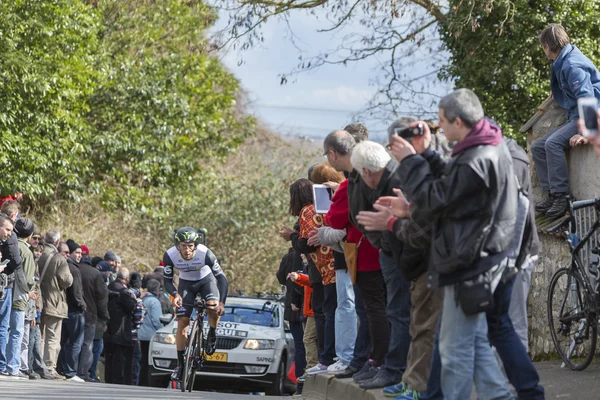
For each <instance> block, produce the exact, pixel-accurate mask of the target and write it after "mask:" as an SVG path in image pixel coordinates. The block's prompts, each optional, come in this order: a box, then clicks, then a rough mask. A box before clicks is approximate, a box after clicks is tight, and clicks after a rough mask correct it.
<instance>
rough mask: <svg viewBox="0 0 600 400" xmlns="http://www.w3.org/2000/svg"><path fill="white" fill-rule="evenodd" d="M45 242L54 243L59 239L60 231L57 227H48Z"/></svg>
mask: <svg viewBox="0 0 600 400" xmlns="http://www.w3.org/2000/svg"><path fill="white" fill-rule="evenodd" d="M45 240H46V243H50V244H54V243H56V242H58V241H59V240H60V231H59V230H57V229H48V230H47V231H46V238H45Z"/></svg>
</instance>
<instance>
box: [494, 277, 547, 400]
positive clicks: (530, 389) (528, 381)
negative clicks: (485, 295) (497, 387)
mask: <svg viewBox="0 0 600 400" xmlns="http://www.w3.org/2000/svg"><path fill="white" fill-rule="evenodd" d="M517 276H518V275H517ZM517 276H514V277H513V278H512V279H511V280H510V281H508V282H506V283H503V282H500V284H499V285H498V287H497V288H496V291H495V292H494V310H492V311H490V312H488V313H487V325H488V328H489V338H490V342H491V344H492V346H494V347H495V348H496V350H497V351H498V355H499V356H500V359H501V360H502V364H503V365H504V370H505V371H506V375H507V377H508V380H509V381H510V383H511V384H512V385H513V386H514V387H515V389H516V391H517V394H518V395H519V399H520V400H543V399H544V388H543V387H541V386H540V385H539V383H540V377H539V375H538V373H537V371H536V369H535V367H534V366H533V363H532V362H531V359H530V358H529V356H528V355H527V350H525V347H523V343H522V342H521V339H520V338H519V336H518V335H517V332H516V331H515V328H513V324H512V322H511V320H510V317H509V315H508V309H509V307H510V299H511V296H512V289H513V285H514V283H515V278H516V277H517ZM519 277H520V276H519Z"/></svg>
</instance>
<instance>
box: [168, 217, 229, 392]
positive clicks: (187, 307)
mask: <svg viewBox="0 0 600 400" xmlns="http://www.w3.org/2000/svg"><path fill="white" fill-rule="evenodd" d="M173 239H174V241H175V246H173V247H171V248H170V249H169V250H167V251H166V252H165V254H164V256H163V262H164V264H165V289H166V290H167V292H168V293H169V294H171V295H172V296H173V297H174V299H173V306H174V307H175V308H176V310H177V334H176V337H175V342H176V344H177V368H176V369H175V370H174V371H173V375H172V377H171V378H172V379H173V380H174V381H176V382H179V381H181V375H182V372H183V357H184V353H185V347H186V344H187V328H188V326H189V324H190V316H191V315H192V311H193V309H194V307H193V305H194V300H195V299H196V295H200V296H201V297H202V298H203V299H204V301H205V302H206V305H207V308H208V324H209V326H210V329H209V331H208V340H207V344H206V354H208V355H211V354H214V352H215V349H216V343H217V336H216V328H217V323H218V322H219V317H220V316H222V315H223V314H225V300H226V298H227V289H228V286H229V283H228V282H227V278H226V277H225V274H223V271H222V270H221V266H220V265H219V262H218V261H217V258H216V257H215V255H214V254H213V252H212V251H210V250H209V249H208V248H207V247H206V246H204V245H203V244H201V243H200V241H201V239H200V235H198V232H196V230H195V229H194V228H189V227H183V228H180V229H178V230H177V231H176V232H175V234H174V237H173ZM175 269H178V270H179V285H178V288H177V289H176V288H175V286H174V285H173V273H174V270H175Z"/></svg>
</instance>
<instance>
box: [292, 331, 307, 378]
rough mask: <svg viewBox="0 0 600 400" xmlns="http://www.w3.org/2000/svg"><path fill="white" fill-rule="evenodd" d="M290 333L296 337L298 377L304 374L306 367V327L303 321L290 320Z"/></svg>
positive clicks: (295, 356) (295, 355) (295, 348)
mask: <svg viewBox="0 0 600 400" xmlns="http://www.w3.org/2000/svg"><path fill="white" fill-rule="evenodd" d="M290 333H291V334H292V337H293V338H294V350H295V353H294V360H295V363H296V378H299V377H301V376H302V374H304V370H305V369H306V350H305V349H304V341H303V339H304V327H303V326H302V322H290Z"/></svg>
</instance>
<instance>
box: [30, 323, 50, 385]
mask: <svg viewBox="0 0 600 400" xmlns="http://www.w3.org/2000/svg"><path fill="white" fill-rule="evenodd" d="M29 370H30V371H33V372H35V373H38V374H40V375H45V374H47V373H48V371H46V364H44V357H43V352H42V332H41V331H40V326H39V325H38V324H35V326H34V327H33V328H31V330H30V331H29Z"/></svg>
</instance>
